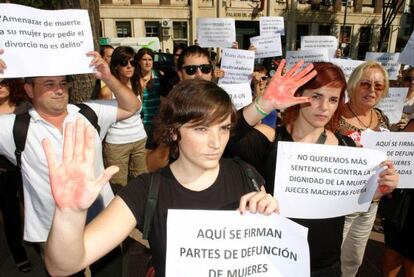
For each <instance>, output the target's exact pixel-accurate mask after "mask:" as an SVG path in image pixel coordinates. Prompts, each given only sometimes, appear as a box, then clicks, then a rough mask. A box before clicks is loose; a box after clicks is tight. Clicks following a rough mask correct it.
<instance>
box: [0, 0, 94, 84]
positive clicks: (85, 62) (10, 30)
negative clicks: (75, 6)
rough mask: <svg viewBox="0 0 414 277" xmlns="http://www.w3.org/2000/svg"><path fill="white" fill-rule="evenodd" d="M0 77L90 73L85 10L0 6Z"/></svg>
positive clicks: (88, 38)
mask: <svg viewBox="0 0 414 277" xmlns="http://www.w3.org/2000/svg"><path fill="white" fill-rule="evenodd" d="M0 22H1V23H0V48H3V49H4V50H5V51H4V54H3V55H2V56H1V58H2V59H3V60H4V61H5V62H6V64H7V69H6V70H5V72H4V74H3V75H2V74H0V78H13V77H29V76H57V75H67V74H80V73H91V72H92V68H90V67H89V63H90V61H91V59H92V58H90V57H87V56H86V53H87V52H88V51H92V50H93V41H92V31H91V25H90V23H89V16H88V11H87V10H55V11H52V10H39V9H34V8H30V7H26V6H21V5H14V4H0Z"/></svg>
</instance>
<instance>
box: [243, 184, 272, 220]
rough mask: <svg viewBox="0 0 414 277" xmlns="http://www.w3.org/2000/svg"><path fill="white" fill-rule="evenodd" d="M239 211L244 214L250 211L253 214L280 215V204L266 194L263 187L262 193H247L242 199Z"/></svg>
mask: <svg viewBox="0 0 414 277" xmlns="http://www.w3.org/2000/svg"><path fill="white" fill-rule="evenodd" d="M239 211H240V213H242V214H244V213H245V212H246V211H249V212H251V213H257V212H258V213H261V214H265V215H270V214H272V213H279V204H278V203H277V201H276V199H275V198H274V197H273V196H272V195H270V194H269V193H266V190H265V188H264V187H263V186H262V187H261V188H260V191H254V192H250V193H247V194H245V195H243V196H242V197H241V198H240V204H239Z"/></svg>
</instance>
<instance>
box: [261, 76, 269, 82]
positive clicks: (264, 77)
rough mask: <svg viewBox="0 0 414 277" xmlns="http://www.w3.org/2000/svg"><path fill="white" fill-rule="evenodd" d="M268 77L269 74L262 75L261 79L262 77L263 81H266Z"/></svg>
mask: <svg viewBox="0 0 414 277" xmlns="http://www.w3.org/2000/svg"><path fill="white" fill-rule="evenodd" d="M268 78H269V77H268V76H262V77H260V79H261V80H262V81H266V80H267V79H268Z"/></svg>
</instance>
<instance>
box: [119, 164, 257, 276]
mask: <svg viewBox="0 0 414 277" xmlns="http://www.w3.org/2000/svg"><path fill="white" fill-rule="evenodd" d="M246 165H247V164H246ZM252 170H253V172H254V174H255V175H256V180H257V181H258V183H259V184H263V183H264V180H263V178H262V177H261V176H260V175H259V174H258V173H257V171H256V170H254V169H253V168H252ZM156 174H161V178H160V179H161V181H160V182H161V183H160V189H159V194H158V201H157V206H156V211H155V213H154V218H153V223H152V227H151V231H150V234H149V243H150V245H151V251H152V255H153V262H154V265H155V269H156V270H155V271H156V275H157V276H164V275H165V272H164V271H165V254H166V241H167V212H168V209H202V210H235V209H237V208H238V206H239V202H240V197H241V196H242V195H244V194H246V193H248V192H251V191H253V190H254V189H253V187H252V185H251V184H250V182H249V181H248V180H247V178H246V177H245V175H244V173H243V168H242V167H241V166H240V164H239V163H237V162H235V161H233V160H226V159H222V160H221V161H220V170H219V174H218V176H217V179H216V181H215V182H214V183H213V184H212V185H211V186H210V187H208V188H207V189H205V190H202V191H192V190H189V189H187V188H185V187H184V186H182V185H181V184H180V183H179V182H178V181H177V179H176V178H175V177H174V175H173V173H172V172H171V170H170V168H169V167H165V168H163V169H161V170H160V171H158V173H156ZM150 176H151V174H142V175H140V176H138V177H137V178H136V179H134V180H132V181H131V182H130V183H128V185H127V186H126V187H125V188H124V189H123V190H121V191H120V192H119V193H118V195H119V196H120V197H121V198H122V199H123V200H124V201H125V203H126V204H127V206H128V207H129V209H130V210H131V211H132V213H133V214H134V216H135V218H136V220H137V222H138V226H137V227H138V229H140V230H141V231H142V229H143V217H144V211H145V203H146V200H147V196H148V190H149V185H150V178H151V177H150Z"/></svg>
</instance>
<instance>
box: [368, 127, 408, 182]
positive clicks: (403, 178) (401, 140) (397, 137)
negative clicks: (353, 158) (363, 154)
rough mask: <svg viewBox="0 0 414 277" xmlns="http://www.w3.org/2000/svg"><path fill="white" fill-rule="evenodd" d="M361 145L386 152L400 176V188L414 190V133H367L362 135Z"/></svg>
mask: <svg viewBox="0 0 414 277" xmlns="http://www.w3.org/2000/svg"><path fill="white" fill-rule="evenodd" d="M361 144H362V145H363V146H364V148H371V149H379V150H382V151H386V152H387V156H388V159H390V160H391V161H393V162H394V165H395V168H396V170H397V172H398V174H400V181H399V183H398V188H411V189H413V188H414V182H413V180H414V133H412V132H372V131H366V132H362V134H361Z"/></svg>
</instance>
